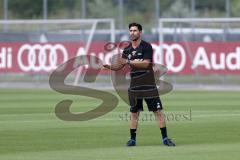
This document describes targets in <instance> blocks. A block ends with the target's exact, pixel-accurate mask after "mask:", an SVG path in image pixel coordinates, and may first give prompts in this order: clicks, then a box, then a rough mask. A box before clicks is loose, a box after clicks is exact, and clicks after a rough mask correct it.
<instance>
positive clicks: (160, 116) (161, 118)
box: [154, 110, 175, 146]
mask: <svg viewBox="0 0 240 160" xmlns="http://www.w3.org/2000/svg"><path fill="white" fill-rule="evenodd" d="M154 114H155V117H156V121H157V123H158V126H159V128H160V130H161V133H162V140H163V144H164V145H166V146H175V144H174V143H173V142H172V141H171V139H169V138H168V136H167V127H166V122H165V117H164V114H163V112H162V110H157V111H155V112H154Z"/></svg>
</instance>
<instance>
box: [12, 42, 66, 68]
mask: <svg viewBox="0 0 240 160" xmlns="http://www.w3.org/2000/svg"><path fill="white" fill-rule="evenodd" d="M25 54H26V55H25ZM59 54H62V56H63V61H62V62H58V59H59ZM23 56H27V59H26V61H27V63H24V62H23ZM67 59H68V53H67V50H66V48H65V47H64V46H63V45H61V44H55V45H51V44H45V45H40V44H34V45H29V44H25V45H23V46H21V48H20V49H19V51H18V56H17V61H18V65H19V67H20V68H21V69H22V70H23V71H26V72H27V71H35V72H38V71H50V70H53V69H56V68H57V65H58V64H61V63H63V62H65V61H67Z"/></svg>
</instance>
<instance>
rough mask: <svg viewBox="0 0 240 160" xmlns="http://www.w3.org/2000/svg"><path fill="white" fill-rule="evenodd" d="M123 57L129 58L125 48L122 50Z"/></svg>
mask: <svg viewBox="0 0 240 160" xmlns="http://www.w3.org/2000/svg"><path fill="white" fill-rule="evenodd" d="M122 58H124V59H127V51H126V50H125V49H124V50H123V52H122Z"/></svg>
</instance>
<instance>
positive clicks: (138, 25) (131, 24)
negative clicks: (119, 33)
mask: <svg viewBox="0 0 240 160" xmlns="http://www.w3.org/2000/svg"><path fill="white" fill-rule="evenodd" d="M133 26H136V27H137V28H138V30H139V31H142V25H141V24H139V23H135V22H133V23H130V24H129V25H128V29H130V28H131V27H133Z"/></svg>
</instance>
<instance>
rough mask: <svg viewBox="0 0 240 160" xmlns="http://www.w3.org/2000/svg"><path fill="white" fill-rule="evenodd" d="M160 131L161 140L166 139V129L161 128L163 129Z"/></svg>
mask: <svg viewBox="0 0 240 160" xmlns="http://www.w3.org/2000/svg"><path fill="white" fill-rule="evenodd" d="M160 130H161V133H162V139H164V138H166V137H167V128H166V127H163V128H160Z"/></svg>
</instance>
